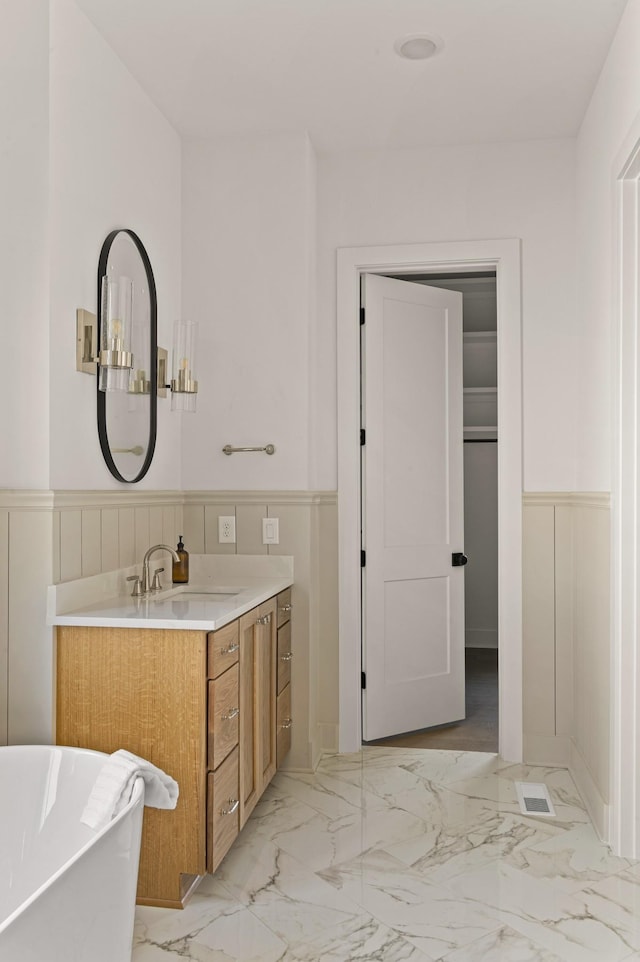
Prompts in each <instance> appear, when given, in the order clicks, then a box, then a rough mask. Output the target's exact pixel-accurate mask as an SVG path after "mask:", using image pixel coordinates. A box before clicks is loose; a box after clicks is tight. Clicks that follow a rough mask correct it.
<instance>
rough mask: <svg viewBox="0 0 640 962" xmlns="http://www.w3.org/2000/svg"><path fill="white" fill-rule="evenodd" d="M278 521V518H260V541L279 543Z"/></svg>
mask: <svg viewBox="0 0 640 962" xmlns="http://www.w3.org/2000/svg"><path fill="white" fill-rule="evenodd" d="M279 529H280V522H279V519H278V518H263V519H262V543H263V544H280V530H279Z"/></svg>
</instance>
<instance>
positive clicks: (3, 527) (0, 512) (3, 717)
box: [0, 508, 9, 745]
mask: <svg viewBox="0 0 640 962" xmlns="http://www.w3.org/2000/svg"><path fill="white" fill-rule="evenodd" d="M8 678H9V512H8V511H7V510H6V508H0V745H6V744H7V708H8Z"/></svg>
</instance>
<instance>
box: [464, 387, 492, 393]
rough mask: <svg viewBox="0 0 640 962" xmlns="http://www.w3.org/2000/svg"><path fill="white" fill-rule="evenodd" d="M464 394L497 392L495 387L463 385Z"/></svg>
mask: <svg viewBox="0 0 640 962" xmlns="http://www.w3.org/2000/svg"><path fill="white" fill-rule="evenodd" d="M463 391H464V393H465V394H497V393H498V388H497V387H465V388H463Z"/></svg>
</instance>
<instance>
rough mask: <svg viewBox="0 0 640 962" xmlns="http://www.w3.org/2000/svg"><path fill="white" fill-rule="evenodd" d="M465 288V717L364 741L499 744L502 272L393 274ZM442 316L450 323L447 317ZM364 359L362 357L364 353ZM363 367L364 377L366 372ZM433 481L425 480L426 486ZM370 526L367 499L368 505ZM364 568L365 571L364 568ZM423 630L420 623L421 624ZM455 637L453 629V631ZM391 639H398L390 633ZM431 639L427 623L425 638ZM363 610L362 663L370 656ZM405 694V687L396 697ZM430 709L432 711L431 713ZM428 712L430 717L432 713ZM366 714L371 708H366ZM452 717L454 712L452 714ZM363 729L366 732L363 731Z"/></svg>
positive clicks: (483, 747) (455, 746) (489, 748)
mask: <svg viewBox="0 0 640 962" xmlns="http://www.w3.org/2000/svg"><path fill="white" fill-rule="evenodd" d="M385 276H387V277H390V278H392V279H395V280H400V281H405V282H409V283H412V284H422V285H427V286H428V287H429V288H438V289H441V290H447V291H455V292H458V293H460V294H462V389H463V404H462V409H463V426H462V437H461V438H459V440H458V443H460V441H461V442H462V448H463V478H464V495H463V502H464V504H463V513H464V537H463V543H464V549H463V550H464V555H465V557H466V558H467V559H468V562H467V563H466V564H465V566H464V568H463V571H462V572H461V574H462V577H463V581H464V636H463V637H464V717H463V718H459V719H456V720H455V721H454V722H448V723H444V724H437V725H433V724H432V722H433V717H431V718H430V719H429V721H430V727H424V728H421V729H418V730H414V731H410V732H407V731H402V732H394V733H393V734H392V735H388V736H386V737H385V738H380V739H376V740H373V741H368V742H367V741H366V740H364V738H363V741H364V743H365V744H373V745H386V746H397V747H402V748H432V749H446V750H453V751H481V752H497V751H498V731H499V727H498V726H499V697H498V695H499V679H498V477H497V470H498V458H497V444H498V404H497V402H498V366H497V305H496V272H495V270H494V271H474V272H469V273H442V272H434V273H424V274H397V273H393V274H387V275H385ZM443 322H444V323H446V320H445V318H444V317H443ZM363 362H364V358H363ZM365 373H366V372H364V371H361V376H362V377H364V376H365ZM426 484H427V482H426V480H425V485H426ZM362 513H363V524H364V527H365V529H366V518H365V515H366V502H365V501H364V499H363V504H362ZM364 574H366V572H365V573H364ZM418 630H420V628H419V629H418ZM448 634H449V637H451V633H450V632H449V633H448ZM389 641H390V643H391V645H393V644H394V641H395V639H393V640H392V639H390V640H389ZM429 641H430V638H429V631H428V629H427V628H426V626H425V629H424V638H423V639H422V641H421V644H423V645H424V644H428V643H429ZM366 646H367V637H366V617H363V666H364V664H365V662H366ZM397 697H402V695H401V690H400V689H399V690H398V696H397ZM428 714H429V713H426V715H428ZM426 715H425V717H426ZM363 717H366V710H365V711H364V712H363ZM448 717H450V716H448ZM364 734H365V733H363V735H364Z"/></svg>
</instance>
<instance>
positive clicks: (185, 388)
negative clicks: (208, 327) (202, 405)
mask: <svg viewBox="0 0 640 962" xmlns="http://www.w3.org/2000/svg"><path fill="white" fill-rule="evenodd" d="M197 347H198V324H197V322H195V321H176V322H175V324H174V327H173V358H172V374H173V377H172V378H171V384H170V385H169V386H170V388H171V410H172V411H186V412H190V413H193V412H195V409H196V395H197V393H198V382H197V380H196V377H195V357H196V351H197Z"/></svg>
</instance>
